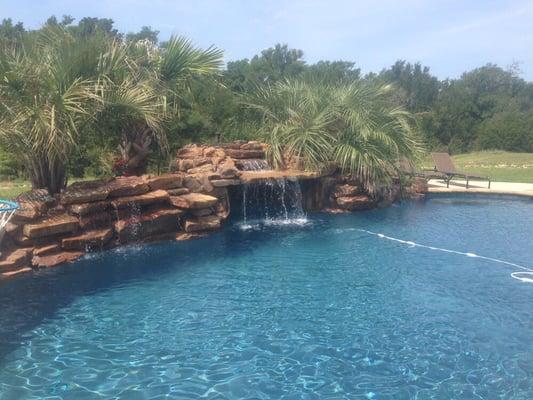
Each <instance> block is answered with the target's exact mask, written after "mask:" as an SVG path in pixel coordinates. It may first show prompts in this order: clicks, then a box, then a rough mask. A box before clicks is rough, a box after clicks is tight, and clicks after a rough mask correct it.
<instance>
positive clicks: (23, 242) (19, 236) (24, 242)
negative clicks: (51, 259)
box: [9, 229, 34, 247]
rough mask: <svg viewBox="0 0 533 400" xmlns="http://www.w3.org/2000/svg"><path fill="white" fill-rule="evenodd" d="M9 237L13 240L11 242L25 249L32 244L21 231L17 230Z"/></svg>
mask: <svg viewBox="0 0 533 400" xmlns="http://www.w3.org/2000/svg"><path fill="white" fill-rule="evenodd" d="M9 237H10V238H11V239H13V241H14V242H15V243H16V244H17V245H19V246H23V247H27V246H32V245H33V244H34V243H33V240H32V239H30V238H29V237H27V236H26V235H24V233H22V229H18V230H16V231H15V232H13V233H11V234H9Z"/></svg>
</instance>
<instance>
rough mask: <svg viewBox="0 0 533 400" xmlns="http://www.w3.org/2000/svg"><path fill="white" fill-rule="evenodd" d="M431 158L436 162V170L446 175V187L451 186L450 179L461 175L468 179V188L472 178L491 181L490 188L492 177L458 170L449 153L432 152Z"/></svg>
mask: <svg viewBox="0 0 533 400" xmlns="http://www.w3.org/2000/svg"><path fill="white" fill-rule="evenodd" d="M431 158H433V162H434V163H435V171H436V172H440V173H442V174H444V175H446V178H445V180H446V187H450V181H451V180H452V179H453V178H455V177H460V178H464V179H466V188H467V189H468V183H469V181H470V180H484V181H485V180H486V181H488V182H489V187H488V188H489V189H490V178H489V177H487V176H477V175H471V174H468V173H466V172H461V171H457V170H456V169H455V166H454V165H453V161H452V158H451V157H450V155H449V154H448V153H431Z"/></svg>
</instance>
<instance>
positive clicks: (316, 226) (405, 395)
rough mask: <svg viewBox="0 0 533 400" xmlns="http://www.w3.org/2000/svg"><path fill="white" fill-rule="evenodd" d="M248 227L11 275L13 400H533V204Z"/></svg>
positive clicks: (7, 312) (444, 207)
mask: <svg viewBox="0 0 533 400" xmlns="http://www.w3.org/2000/svg"><path fill="white" fill-rule="evenodd" d="M249 225H250V226H252V228H251V229H246V230H243V229H241V226H240V225H239V223H238V221H236V222H235V223H234V224H233V225H230V226H227V227H226V228H225V229H224V230H222V231H221V232H218V233H216V234H214V235H212V236H209V237H207V238H204V239H199V240H195V241H189V242H180V243H162V244H158V245H150V246H144V247H141V246H130V247H125V248H120V249H116V250H112V251H108V252H105V253H98V254H96V253H95V254H92V255H90V256H88V257H86V258H85V259H83V260H81V261H80V262H77V263H76V264H74V265H67V266H64V267H59V268H55V269H50V270H46V271H42V272H39V273H37V274H35V275H33V276H22V277H20V278H16V279H13V280H10V281H4V282H1V283H0V304H1V305H2V306H1V307H2V309H1V312H0V399H2V400H6V399H42V398H47V397H50V398H54V399H93V398H102V399H103V398H124V399H141V398H142V399H149V398H153V399H163V398H178V399H194V398H208V399H209V398H212V399H219V398H220V399H240V398H243V399H279V398H284V399H300V398H304V399H342V398H361V399H411V398H413V399H414V398H417V399H432V398H435V399H451V398H453V399H496V398H505V399H531V398H533V283H527V282H523V281H520V280H518V279H513V277H512V276H511V273H513V272H516V271H521V269H520V268H517V267H516V266H522V267H524V268H532V266H533V201H531V200H520V199H515V198H506V197H502V198H492V197H491V198H485V197H477V196H471V197H467V196H454V197H448V196H439V197H432V198H430V199H429V200H427V201H425V202H415V203H404V204H402V205H397V206H393V207H390V208H387V209H383V210H376V211H371V212H365V213H355V214H347V215H324V214H314V215H313V214H311V215H309V216H308V222H307V223H306V224H302V223H300V224H298V225H296V226H291V225H286V224H281V225H276V224H267V225H264V224H261V221H257V223H255V224H254V223H252V224H249ZM368 232H372V233H373V234H371V233H368ZM379 235H381V236H379ZM387 238H394V239H398V240H399V241H398V240H388V239H387ZM428 247H429V248H428ZM431 247H434V248H438V249H444V250H449V251H453V252H449V251H440V250H432V249H431ZM472 255H474V256H472ZM483 257H487V258H490V259H494V260H496V261H491V260H489V259H486V258H483ZM499 261H503V262H504V263H501V262H499ZM523 271H524V272H527V271H526V270H523ZM165 395H168V397H165Z"/></svg>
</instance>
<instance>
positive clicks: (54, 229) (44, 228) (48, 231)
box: [23, 214, 80, 239]
mask: <svg viewBox="0 0 533 400" xmlns="http://www.w3.org/2000/svg"><path fill="white" fill-rule="evenodd" d="M79 226H80V223H79V221H78V219H77V218H76V217H73V216H70V215H66V214H65V215H60V216H56V217H50V218H47V219H44V220H42V221H41V222H39V223H35V224H28V225H24V228H23V232H24V235H25V236H26V237H28V238H30V239H34V238H42V237H46V236H53V235H58V234H62V233H73V232H76V231H77V230H78V228H79Z"/></svg>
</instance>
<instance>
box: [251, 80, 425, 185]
mask: <svg viewBox="0 0 533 400" xmlns="http://www.w3.org/2000/svg"><path fill="white" fill-rule="evenodd" d="M390 91H391V87H390V86H387V85H374V84H369V83H362V82H352V83H350V84H327V83H324V82H308V81H285V82H279V83H277V84H275V85H270V86H267V87H263V88H259V89H258V90H257V91H256V92H254V93H253V94H251V95H248V96H247V97H246V100H245V104H246V105H247V106H248V107H250V108H252V109H254V110H256V111H257V112H258V113H259V114H260V116H261V124H260V126H261V132H262V133H263V140H265V141H266V142H267V143H268V144H269V145H270V146H269V156H270V158H271V159H272V162H273V163H274V164H275V165H277V166H281V165H283V164H284V162H285V160H287V159H293V160H294V159H296V160H299V161H301V162H302V163H303V165H304V167H305V168H306V169H311V170H320V169H323V168H327V167H328V166H329V165H330V163H331V162H335V163H336V164H337V165H339V167H340V168H341V170H342V172H343V173H345V174H349V175H352V176H354V177H357V178H358V179H360V180H361V181H362V182H363V184H364V185H365V187H366V188H367V189H368V190H370V191H372V190H374V189H376V188H377V186H378V185H379V184H381V183H386V182H388V181H389V180H390V178H391V177H392V176H393V175H394V174H395V171H396V168H395V165H396V163H397V160H398V159H399V158H402V157H406V158H409V159H413V158H417V157H419V156H420V152H421V150H422V146H421V143H420V141H419V140H418V137H417V134H416V130H415V129H414V128H413V123H412V120H411V117H410V114H409V113H408V112H406V111H404V110H402V109H401V108H398V107H396V106H394V105H393V104H392V103H391V102H390Z"/></svg>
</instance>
